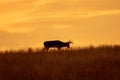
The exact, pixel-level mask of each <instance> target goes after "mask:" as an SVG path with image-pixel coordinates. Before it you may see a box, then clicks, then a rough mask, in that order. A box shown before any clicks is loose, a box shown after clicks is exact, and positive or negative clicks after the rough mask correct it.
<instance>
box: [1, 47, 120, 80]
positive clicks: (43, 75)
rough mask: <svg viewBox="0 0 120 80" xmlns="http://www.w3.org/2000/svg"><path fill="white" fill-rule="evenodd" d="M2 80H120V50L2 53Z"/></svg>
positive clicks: (30, 50) (99, 48)
mask: <svg viewBox="0 0 120 80" xmlns="http://www.w3.org/2000/svg"><path fill="white" fill-rule="evenodd" d="M0 80H120V46H119V45H114V46H107V45H106V46H99V47H94V46H90V47H85V48H77V49H71V50H62V51H60V52H59V53H58V52H57V51H56V50H53V51H49V52H47V53H45V52H43V51H41V50H39V49H37V50H33V49H31V48H29V49H28V51H25V50H18V51H14V50H13V51H12V50H10V51H4V52H2V51H1V52H0Z"/></svg>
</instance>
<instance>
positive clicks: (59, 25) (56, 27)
mask: <svg viewBox="0 0 120 80" xmlns="http://www.w3.org/2000/svg"><path fill="white" fill-rule="evenodd" d="M70 27H71V25H64V24H54V25H53V28H54V29H66V28H70Z"/></svg>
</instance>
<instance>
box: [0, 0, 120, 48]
mask: <svg viewBox="0 0 120 80" xmlns="http://www.w3.org/2000/svg"><path fill="white" fill-rule="evenodd" d="M119 4H120V0H2V1H0V7H1V8H0V49H8V48H13V49H16V48H24V47H43V45H42V43H43V42H44V41H46V40H62V41H69V40H72V41H73V42H74V44H73V45H72V46H87V45H101V44H120V5H119Z"/></svg>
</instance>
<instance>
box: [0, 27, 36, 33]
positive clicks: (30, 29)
mask: <svg viewBox="0 0 120 80" xmlns="http://www.w3.org/2000/svg"><path fill="white" fill-rule="evenodd" d="M34 30H35V29H34V28H33V27H0V31H2V32H6V33H11V34H12V33H15V34H24V33H29V32H33V31H34Z"/></svg>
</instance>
